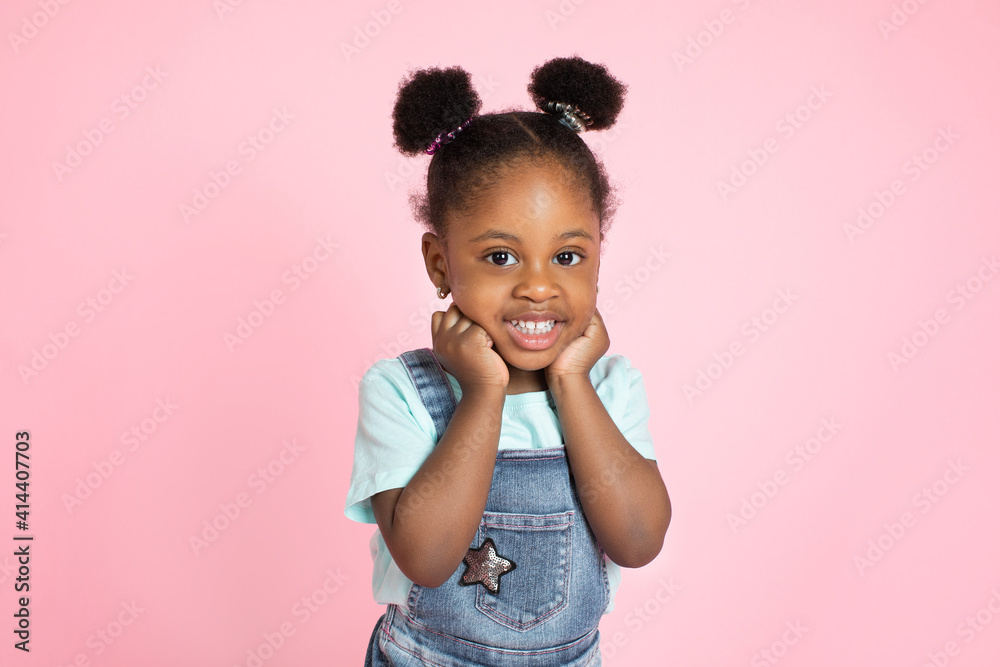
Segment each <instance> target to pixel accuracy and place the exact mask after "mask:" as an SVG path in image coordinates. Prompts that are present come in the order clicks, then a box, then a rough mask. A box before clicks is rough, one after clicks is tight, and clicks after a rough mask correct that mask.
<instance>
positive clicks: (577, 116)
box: [545, 102, 594, 132]
mask: <svg viewBox="0 0 1000 667" xmlns="http://www.w3.org/2000/svg"><path fill="white" fill-rule="evenodd" d="M545 110H546V111H548V112H549V113H552V114H559V115H560V116H561V117H560V118H559V122H560V123H562V124H563V125H565V126H566V127H568V128H569V129H571V130H573V131H574V132H581V131H583V128H585V127H586V126H588V125H592V124H593V122H594V121H593V120H591V119H590V116H588V115H587V114H585V113H584V112H582V111H580V109H579V108H577V107H575V106H573V105H572V104H567V103H566V102H546V103H545Z"/></svg>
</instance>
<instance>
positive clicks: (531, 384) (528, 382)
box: [504, 362, 549, 396]
mask: <svg viewBox="0 0 1000 667" xmlns="http://www.w3.org/2000/svg"><path fill="white" fill-rule="evenodd" d="M504 363H506V362H504ZM507 373H508V374H509V376H510V380H509V381H508V382H507V395H508V396H509V395H511V394H526V393H528V392H530V391H545V390H546V389H548V388H549V385H548V383H547V382H546V381H545V369H544V368H543V369H541V370H537V371H526V370H522V369H520V368H514V367H513V366H511V365H510V364H507Z"/></svg>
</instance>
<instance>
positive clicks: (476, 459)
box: [345, 57, 670, 667]
mask: <svg viewBox="0 0 1000 667" xmlns="http://www.w3.org/2000/svg"><path fill="white" fill-rule="evenodd" d="M528 92H529V93H530V94H531V96H532V98H533V99H534V101H535V103H536V105H537V106H538V108H539V109H541V111H540V112H525V111H509V112H505V113H494V114H479V113H478V112H479V108H480V106H481V102H480V99H479V97H478V95H477V94H476V92H475V91H474V90H473V88H472V85H471V82H470V79H469V75H468V74H467V73H466V72H465V71H464V70H462V69H460V68H457V67H454V68H450V69H444V70H442V69H436V68H432V69H426V70H421V71H418V72H416V73H415V74H413V75H412V76H411V77H410V78H409V80H408V81H406V82H404V84H403V85H402V86H401V87H400V90H399V95H398V98H397V101H396V105H395V109H394V111H393V121H394V124H393V130H394V134H395V139H396V146H397V147H398V148H399V149H400V151H402V152H403V153H404V154H407V155H416V154H418V153H421V152H427V153H429V154H431V155H433V158H432V159H431V162H430V166H429V167H428V172H427V194H426V197H424V198H423V199H421V200H418V201H417V202H416V204H417V205H416V210H417V213H418V216H419V217H420V219H421V220H422V221H423V222H424V223H425V224H426V226H427V228H428V229H429V230H430V231H428V232H427V233H425V234H424V235H423V238H422V242H423V243H422V249H423V256H424V261H425V264H426V266H427V273H428V275H429V276H430V279H431V282H433V283H434V284H435V285H436V286H437V293H438V296H439V297H441V298H442V299H443V298H445V297H446V296H447V294H448V293H449V292H450V293H451V295H452V300H453V303H452V305H451V306H450V307H449V308H448V310H447V311H443V312H436V313H434V315H433V317H432V320H431V334H432V337H433V351H431V350H429V349H426V348H425V349H422V350H413V351H410V352H406V353H404V354H402V355H400V356H399V357H398V358H396V359H383V360H380V361H377V362H376V363H375V364H373V365H372V367H371V368H370V369H369V370H368V371H367V372H366V373H365V375H364V377H363V378H362V380H361V384H360V386H359V400H360V412H359V416H358V430H357V436H356V439H355V452H354V466H353V470H352V473H351V486H350V489H349V491H348V494H347V501H346V509H345V512H346V514H347V516H348V517H349V518H351V519H354V520H356V521H362V522H368V523H378V530H377V531H376V532H375V535H374V536H373V537H372V541H371V545H370V546H371V551H372V557H373V559H374V576H373V578H372V591H373V593H374V596H375V600H376V602H379V603H383V604H386V605H388V606H387V609H386V613H385V614H384V615H383V616H382V617H381V618H379V620H378V622H377V623H376V625H375V630H374V632H373V633H372V636H371V640H370V642H369V646H368V655H367V656H366V659H365V664H366V665H375V666H378V665H396V666H400V665H438V666H443V665H449V666H452V665H455V666H457V665H491V666H494V665H499V666H501V667H507V666H509V667H520V666H526V665H543V666H544V665H566V666H571V667H584V666H585V665H586V666H593V665H600V664H601V658H600V636H599V633H598V624H599V621H600V619H601V616H602V614H605V613H607V612H609V611H611V609H612V607H613V604H612V603H613V598H614V595H615V592H616V590H617V588H618V584H619V581H620V578H621V573H620V567H641V566H642V565H645V564H646V563H649V562H650V561H651V560H652V559H653V558H655V557H656V555H657V554H658V553H659V552H660V548H661V547H662V545H663V537H664V534H665V533H666V530H667V524H668V523H669V522H670V500H669V498H668V496H667V491H666V488H665V487H664V484H663V480H662V479H661V477H660V473H659V470H658V469H657V466H656V461H655V452H654V450H653V444H652V441H651V438H650V434H649V430H648V428H647V422H648V419H649V407H648V405H647V401H646V394H645V388H644V386H643V381H642V376H641V374H640V373H639V371H638V370H636V369H635V368H633V367H632V366H631V365H630V364H629V361H628V359H626V358H625V357H624V356H622V355H611V356H605V353H606V352H607V350H608V348H609V345H610V340H609V338H608V332H607V330H606V329H605V326H604V321H603V320H602V319H601V315H600V314H599V313H598V312H597V291H598V285H597V278H598V270H599V268H600V255H601V249H602V242H603V240H604V232H605V230H606V229H607V225H608V223H609V220H610V215H611V213H612V212H613V209H614V204H615V202H614V199H613V196H612V193H611V189H610V187H609V185H608V179H607V175H606V174H605V172H604V169H603V167H602V166H601V164H600V163H599V162H598V161H597V159H596V158H595V157H594V155H593V153H591V151H590V149H589V148H588V147H587V145H586V143H585V142H584V141H583V140H582V139H581V138H580V136H579V134H578V133H579V132H580V131H581V130H600V129H605V128H608V127H611V126H612V125H613V124H614V122H615V120H616V118H617V116H618V113H619V112H620V111H621V108H622V104H623V102H624V93H625V86H624V85H622V84H621V83H620V82H619V81H617V80H616V79H615V78H613V77H612V76H611V75H610V74H609V73H608V72H607V71H606V69H605V68H604V67H603V66H599V65H595V64H592V63H589V62H587V61H584V60H582V59H580V58H577V57H574V58H557V59H554V60H551V61H549V62H547V63H546V64H545V65H542V66H541V67H538V68H536V69H535V71H534V72H532V79H531V84H530V85H529V86H528Z"/></svg>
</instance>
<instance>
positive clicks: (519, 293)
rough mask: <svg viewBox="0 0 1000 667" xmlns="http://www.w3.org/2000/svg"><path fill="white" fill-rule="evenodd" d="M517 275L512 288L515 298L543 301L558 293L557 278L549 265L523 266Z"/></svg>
mask: <svg viewBox="0 0 1000 667" xmlns="http://www.w3.org/2000/svg"><path fill="white" fill-rule="evenodd" d="M519 274H520V275H519V276H518V282H517V285H516V286H515V288H514V296H515V297H524V298H528V299H531V300H532V301H545V300H546V299H549V298H551V297H553V296H555V295H557V294H558V293H559V283H558V281H557V277H556V276H555V275H554V272H553V271H552V267H551V266H549V265H545V264H540V263H535V264H530V265H529V264H525V266H524V268H523V269H522V270H521V271H519Z"/></svg>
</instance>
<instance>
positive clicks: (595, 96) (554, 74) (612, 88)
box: [528, 56, 628, 130]
mask: <svg viewBox="0 0 1000 667" xmlns="http://www.w3.org/2000/svg"><path fill="white" fill-rule="evenodd" d="M627 89H628V87H627V86H626V85H625V84H623V83H622V82H621V81H619V80H618V79H616V78H614V77H613V76H611V74H609V73H608V70H607V69H605V67H604V66H603V65H595V64H594V63H591V62H588V61H586V60H584V59H583V58H580V57H579V56H573V57H572V58H553V59H552V60H550V61H548V62H547V63H545V64H544V65H540V66H538V67H536V68H535V69H534V70H533V71H532V72H531V83H530V84H528V94H530V95H531V98H532V99H533V100H534V102H535V105H536V106H537V107H538V108H539V109H541V110H542V111H547V109H546V108H545V105H546V103H547V102H562V103H564V104H570V105H572V106H575V107H576V108H577V109H579V110H580V111H582V112H583V113H585V114H587V115H588V116H590V120H591V121H592V122H591V124H590V125H588V126H587V127H586V129H588V130H604V129H607V128H609V127H611V126H612V125H614V124H615V120H617V118H618V114H619V113H620V112H621V110H622V106H624V104H625V91H626V90H627Z"/></svg>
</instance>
